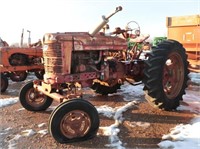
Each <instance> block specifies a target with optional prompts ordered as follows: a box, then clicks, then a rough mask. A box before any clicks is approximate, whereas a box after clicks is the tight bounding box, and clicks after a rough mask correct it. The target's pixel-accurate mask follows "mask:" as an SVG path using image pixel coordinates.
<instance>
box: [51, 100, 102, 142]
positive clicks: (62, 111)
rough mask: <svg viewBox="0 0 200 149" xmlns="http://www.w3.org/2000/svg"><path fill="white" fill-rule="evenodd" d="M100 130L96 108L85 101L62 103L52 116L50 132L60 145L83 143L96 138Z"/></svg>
mask: <svg viewBox="0 0 200 149" xmlns="http://www.w3.org/2000/svg"><path fill="white" fill-rule="evenodd" d="M98 128H99V116H98V112H97V110H96V108H95V107H94V106H93V105H92V104H91V103H89V102H88V101H85V100H83V99H72V100H68V101H66V102H63V103H61V104H60V105H59V106H58V107H57V108H56V109H55V110H54V111H53V112H52V113H51V115H50V119H49V132H50V134H51V136H52V137H53V138H54V139H55V140H56V141H58V142H59V143H69V142H75V141H83V140H86V139H90V138H92V137H94V136H95V135H96V133H97V131H98Z"/></svg>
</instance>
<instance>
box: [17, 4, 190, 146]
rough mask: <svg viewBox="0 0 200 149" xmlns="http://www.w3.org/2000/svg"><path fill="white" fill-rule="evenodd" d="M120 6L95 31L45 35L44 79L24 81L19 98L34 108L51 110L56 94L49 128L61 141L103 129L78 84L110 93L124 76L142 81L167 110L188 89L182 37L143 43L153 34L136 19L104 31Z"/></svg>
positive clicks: (150, 97) (152, 98)
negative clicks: (145, 45) (147, 45)
mask: <svg viewBox="0 0 200 149" xmlns="http://www.w3.org/2000/svg"><path fill="white" fill-rule="evenodd" d="M121 10H122V7H117V8H116V10H115V11H114V12H113V13H112V14H110V15H108V16H102V19H103V20H102V22H101V23H100V24H99V25H98V26H97V27H96V28H95V29H94V30H91V31H90V32H65V33H48V34H45V35H44V38H43V59H44V69H45V74H44V79H43V80H34V81H31V82H28V83H27V84H25V85H24V86H23V87H22V89H21V91H20V94H19V99H20V102H21V104H22V106H23V107H24V108H25V109H27V110H29V111H43V110H46V109H47V108H48V107H49V106H50V105H51V104H52V101H53V100H55V101H58V102H59V103H60V104H59V105H58V106H57V108H56V109H55V110H54V111H53V112H52V113H51V115H50V118H49V132H50V134H51V135H52V136H53V138H54V139H55V140H56V141H58V142H60V143H68V142H72V141H81V140H85V139H88V138H91V137H93V136H95V135H96V133H97V131H98V128H99V116H98V112H97V110H96V108H95V107H94V106H93V105H92V104H91V103H90V102H88V101H86V100H84V99H83V98H82V93H81V92H80V91H79V90H77V88H79V86H80V85H81V87H91V88H92V89H93V90H95V91H96V93H99V94H102V95H108V94H112V93H115V92H117V89H119V88H120V86H121V85H122V84H123V82H124V81H127V82H129V83H130V84H132V85H137V84H140V83H142V82H143V83H144V92H145V98H146V99H147V101H148V102H149V103H150V104H151V105H152V106H154V107H157V108H159V109H163V110H174V109H176V108H177V107H178V106H179V102H180V101H181V100H182V96H183V94H185V88H186V87H187V81H188V73H189V71H188V62H187V55H186V54H185V49H184V48H183V46H182V45H181V44H180V43H179V42H177V41H175V40H165V41H163V42H162V43H160V44H158V45H157V46H156V47H152V49H146V48H143V46H141V45H142V43H144V42H145V40H146V39H147V38H148V37H149V36H148V35H147V36H141V35H140V28H139V27H132V25H134V24H137V23H135V22H134V21H131V22H129V23H128V24H127V26H126V28H125V29H121V28H119V27H117V28H116V29H115V31H113V32H112V33H105V32H100V30H101V29H102V28H103V27H104V26H105V25H106V24H107V23H108V21H109V18H110V17H111V16H113V15H114V14H115V13H117V12H119V11H121ZM136 26H137V25H136ZM130 42H131V43H132V44H129V43H130ZM138 45H140V46H138Z"/></svg>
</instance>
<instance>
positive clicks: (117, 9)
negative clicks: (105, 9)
mask: <svg viewBox="0 0 200 149" xmlns="http://www.w3.org/2000/svg"><path fill="white" fill-rule="evenodd" d="M121 10H122V7H121V6H119V7H116V9H115V11H114V12H112V13H111V14H110V15H109V16H107V17H106V16H104V15H103V16H102V19H103V20H102V21H101V22H100V23H99V24H98V25H97V27H95V28H94V29H93V30H91V31H89V34H90V36H92V37H93V36H95V35H96V33H98V32H99V31H100V30H101V29H102V28H103V27H104V26H105V25H106V24H107V23H108V22H109V18H111V17H112V16H113V15H114V14H116V13H117V12H119V11H121Z"/></svg>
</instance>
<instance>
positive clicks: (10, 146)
mask: <svg viewBox="0 0 200 149" xmlns="http://www.w3.org/2000/svg"><path fill="white" fill-rule="evenodd" d="M19 138H21V135H19V134H17V135H15V136H14V137H13V138H12V139H10V140H9V141H8V149H15V148H16V143H17V140H19Z"/></svg>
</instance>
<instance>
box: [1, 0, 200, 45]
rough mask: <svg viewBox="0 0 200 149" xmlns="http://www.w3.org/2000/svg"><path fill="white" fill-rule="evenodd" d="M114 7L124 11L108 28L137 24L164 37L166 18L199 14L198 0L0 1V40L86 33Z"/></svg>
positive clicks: (8, 40) (150, 32) (144, 29)
mask: <svg viewBox="0 0 200 149" xmlns="http://www.w3.org/2000/svg"><path fill="white" fill-rule="evenodd" d="M117 6H122V7H123V10H122V11H121V12H119V13H118V14H116V15H115V16H113V17H112V18H111V19H110V20H109V23H108V24H109V26H110V28H111V29H113V30H114V28H115V27H121V28H124V27H125V26H126V24H127V23H128V22H129V21H133V20H134V21H137V22H138V23H139V25H140V28H141V32H142V33H144V34H150V36H151V37H152V38H153V37H154V36H166V35H167V34H166V32H167V28H166V17H171V16H183V15H196V14H200V0H0V14H1V23H0V37H1V38H2V39H3V40H5V41H7V42H8V43H9V44H12V43H20V40H21V33H22V29H24V42H28V36H29V33H28V32H27V30H29V31H31V32H30V35H31V41H32V42H36V41H38V39H41V38H42V37H43V35H44V34H45V33H54V32H71V31H72V32H78V31H83V32H88V31H89V30H91V29H92V28H93V27H94V26H96V24H98V23H99V22H100V20H101V17H102V15H105V16H107V15H108V14H110V13H111V12H112V11H113V10H115V8H116V7H117Z"/></svg>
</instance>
